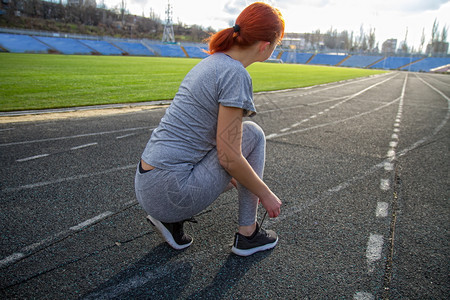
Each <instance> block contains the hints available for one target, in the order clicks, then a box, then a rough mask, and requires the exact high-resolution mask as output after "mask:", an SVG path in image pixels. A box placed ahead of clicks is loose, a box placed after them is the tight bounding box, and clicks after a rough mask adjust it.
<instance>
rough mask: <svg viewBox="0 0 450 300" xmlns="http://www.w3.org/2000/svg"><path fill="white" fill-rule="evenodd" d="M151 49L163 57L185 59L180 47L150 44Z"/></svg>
mask: <svg viewBox="0 0 450 300" xmlns="http://www.w3.org/2000/svg"><path fill="white" fill-rule="evenodd" d="M151 47H152V48H153V49H155V50H156V52H158V53H159V55H161V56H165V57H186V54H184V52H183V50H181V47H180V46H178V45H157V44H152V45H151Z"/></svg>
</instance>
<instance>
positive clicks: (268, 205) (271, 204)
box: [259, 192, 282, 218]
mask: <svg viewBox="0 0 450 300" xmlns="http://www.w3.org/2000/svg"><path fill="white" fill-rule="evenodd" d="M259 201H261V203H262V205H263V206H264V208H265V209H266V210H267V213H268V214H269V217H271V218H276V217H278V215H279V214H280V212H281V204H282V203H281V200H280V199H278V197H277V195H275V194H274V193H273V192H270V193H269V194H268V195H267V196H264V197H259Z"/></svg>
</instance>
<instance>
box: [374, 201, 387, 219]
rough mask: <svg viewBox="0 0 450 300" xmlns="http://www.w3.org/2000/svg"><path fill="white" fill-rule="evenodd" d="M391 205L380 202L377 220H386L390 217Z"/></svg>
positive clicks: (376, 213) (376, 212)
mask: <svg viewBox="0 0 450 300" xmlns="http://www.w3.org/2000/svg"><path fill="white" fill-rule="evenodd" d="M388 209H389V204H388V203H387V202H378V203H377V209H376V211H375V216H376V217H377V218H385V217H387V215H388Z"/></svg>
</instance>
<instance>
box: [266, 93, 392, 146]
mask: <svg viewBox="0 0 450 300" xmlns="http://www.w3.org/2000/svg"><path fill="white" fill-rule="evenodd" d="M399 99H400V98H397V99H395V100H393V101H391V102H388V103H386V104H383V105H381V106H379V107H377V108H375V109H372V110H370V111H366V112H363V113H360V114H359V115H354V116H351V117H348V118H346V119H340V120H337V121H333V122H329V123H323V124H319V125H316V126H312V127H308V128H302V129H298V130H294V131H290V132H285V133H271V134H269V135H267V136H266V139H267V140H270V139H273V138H277V137H283V136H287V135H291V134H296V133H300V132H305V131H308V130H312V129H317V128H322V127H326V126H330V125H335V124H339V123H344V122H346V121H349V120H352V119H356V118H359V117H362V116H365V115H368V114H371V113H373V112H376V111H379V110H381V109H383V108H385V107H388V106H390V105H392V104H394V103H395V102H397V101H398V100H399Z"/></svg>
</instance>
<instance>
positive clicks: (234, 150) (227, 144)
mask: <svg viewBox="0 0 450 300" xmlns="http://www.w3.org/2000/svg"><path fill="white" fill-rule="evenodd" d="M242 115H243V110H242V109H241V108H236V107H227V106H223V105H220V107H219V116H218V120H217V136H216V143H217V155H218V158H219V162H220V164H221V166H222V167H223V168H224V169H225V170H226V171H227V172H228V173H229V174H230V175H231V176H232V177H233V178H235V179H236V180H237V181H238V182H239V183H240V184H242V185H243V186H245V187H246V188H247V189H248V190H249V191H250V192H252V193H253V194H255V195H256V196H257V197H258V198H259V200H260V201H261V203H262V204H263V206H264V208H265V209H266V210H267V212H268V214H269V216H270V217H272V218H274V217H277V216H278V215H279V214H280V207H281V201H280V199H278V197H277V196H276V195H275V194H274V193H273V192H272V191H271V190H270V189H269V187H267V185H266V184H265V183H264V182H263V181H262V180H261V179H260V178H259V176H258V175H257V174H256V173H255V171H254V170H253V168H252V167H251V166H250V164H249V163H248V162H247V160H246V159H245V157H244V156H243V155H242Z"/></svg>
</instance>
